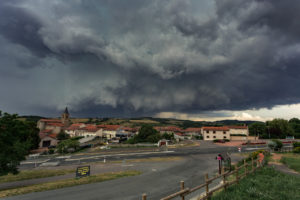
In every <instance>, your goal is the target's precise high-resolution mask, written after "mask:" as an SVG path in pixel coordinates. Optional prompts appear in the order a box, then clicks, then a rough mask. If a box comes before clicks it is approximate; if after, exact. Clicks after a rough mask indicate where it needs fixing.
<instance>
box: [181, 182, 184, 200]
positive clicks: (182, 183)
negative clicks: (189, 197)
mask: <svg viewBox="0 0 300 200" xmlns="http://www.w3.org/2000/svg"><path fill="white" fill-rule="evenodd" d="M180 189H181V190H184V181H180ZM181 199H182V200H184V195H181Z"/></svg>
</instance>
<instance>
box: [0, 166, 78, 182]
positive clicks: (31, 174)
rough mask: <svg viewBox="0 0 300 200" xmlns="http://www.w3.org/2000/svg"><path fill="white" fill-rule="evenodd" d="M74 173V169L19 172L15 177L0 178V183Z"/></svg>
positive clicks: (10, 175)
mask: <svg viewBox="0 0 300 200" xmlns="http://www.w3.org/2000/svg"><path fill="white" fill-rule="evenodd" d="M74 172H75V169H58V170H50V169H48V170H47V169H39V170H24V171H21V172H20V173H19V174H16V175H13V174H8V175H6V176H1V178H0V183H5V182H13V181H22V180H28V179H35V178H45V177H51V176H60V175H65V174H70V173H74Z"/></svg>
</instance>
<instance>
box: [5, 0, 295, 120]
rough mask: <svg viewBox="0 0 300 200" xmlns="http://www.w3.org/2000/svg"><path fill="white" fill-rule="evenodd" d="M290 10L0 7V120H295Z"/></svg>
mask: <svg viewBox="0 0 300 200" xmlns="http://www.w3.org/2000/svg"><path fill="white" fill-rule="evenodd" d="M299 15H300V1H294V0H283V1H273V0H215V1H212V0H202V1H199V0H164V1H162V0H151V1H148V0H126V1H123V0H118V1H117V0H51V1H50V0H22V1H21V0H1V1H0V94H1V97H0V110H2V111H6V112H10V113H19V114H20V115H43V116H49V117H53V116H58V115H59V114H60V112H61V111H62V110H63V109H64V108H65V107H66V106H68V107H69V110H70V113H71V115H72V116H73V117H82V116H87V117H89V116H90V117H94V116H99V117H137V116H156V117H174V118H181V119H192V120H215V119H225V118H227V119H247V120H248V119H255V120H266V119H271V118H274V117H281V118H286V119H288V118H291V117H300V104H299V103H300V88H299V85H300V68H299V64H300V20H299V19H300V16H299Z"/></svg>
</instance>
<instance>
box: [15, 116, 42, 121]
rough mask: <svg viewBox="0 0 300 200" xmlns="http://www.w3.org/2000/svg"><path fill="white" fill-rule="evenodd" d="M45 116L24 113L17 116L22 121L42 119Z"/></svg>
mask: <svg viewBox="0 0 300 200" xmlns="http://www.w3.org/2000/svg"><path fill="white" fill-rule="evenodd" d="M44 118H45V117H41V116H35V115H24V116H19V117H18V119H19V120H23V121H32V122H38V121H39V120H40V119H44Z"/></svg>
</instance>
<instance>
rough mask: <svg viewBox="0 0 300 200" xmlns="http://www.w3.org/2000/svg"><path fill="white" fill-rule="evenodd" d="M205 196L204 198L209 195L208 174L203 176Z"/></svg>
mask: <svg viewBox="0 0 300 200" xmlns="http://www.w3.org/2000/svg"><path fill="white" fill-rule="evenodd" d="M205 184H206V185H205V194H206V197H208V193H209V188H208V174H205Z"/></svg>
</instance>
